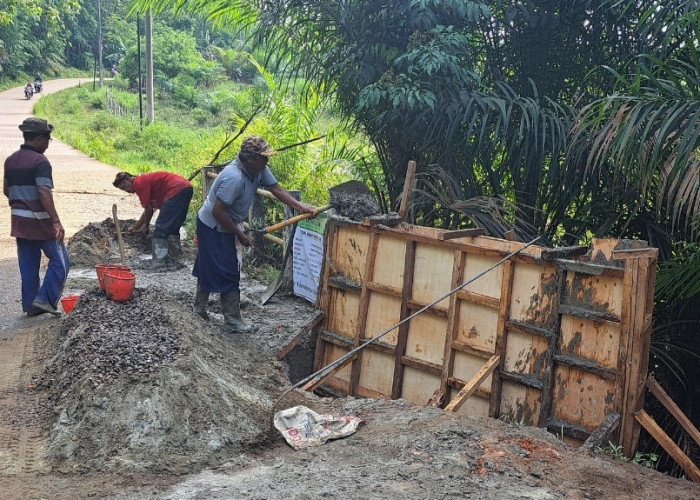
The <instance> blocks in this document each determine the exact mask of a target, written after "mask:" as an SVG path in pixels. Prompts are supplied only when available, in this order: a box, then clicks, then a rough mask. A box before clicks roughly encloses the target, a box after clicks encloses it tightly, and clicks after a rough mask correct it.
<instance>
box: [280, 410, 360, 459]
mask: <svg viewBox="0 0 700 500" xmlns="http://www.w3.org/2000/svg"><path fill="white" fill-rule="evenodd" d="M361 422H362V419H360V418H358V417H340V418H335V417H333V416H332V415H320V414H318V413H316V412H315V411H313V410H311V409H309V408H307V407H306V406H294V407H293V408H288V409H286V410H282V411H278V412H277V413H275V428H276V429H277V430H278V431H280V432H281V433H282V436H284V439H285V440H286V441H287V443H289V445H290V446H291V447H292V448H294V449H295V450H300V449H302V448H308V447H309V446H318V445H321V444H323V443H325V442H326V441H328V440H329V439H338V438H342V437H346V436H349V435H350V434H353V433H354V432H355V431H356V430H357V426H358V425H360V423H361Z"/></svg>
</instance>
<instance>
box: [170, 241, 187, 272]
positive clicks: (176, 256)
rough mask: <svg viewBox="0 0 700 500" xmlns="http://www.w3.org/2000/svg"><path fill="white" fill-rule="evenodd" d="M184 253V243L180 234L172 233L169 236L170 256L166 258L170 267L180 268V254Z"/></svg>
mask: <svg viewBox="0 0 700 500" xmlns="http://www.w3.org/2000/svg"><path fill="white" fill-rule="evenodd" d="M181 255H182V244H181V242H180V235H179V234H171V235H170V236H168V257H167V259H166V261H167V264H168V268H173V269H174V270H177V269H180V266H182V267H184V265H183V264H180V256H181Z"/></svg>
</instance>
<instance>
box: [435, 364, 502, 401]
mask: <svg viewBox="0 0 700 500" xmlns="http://www.w3.org/2000/svg"><path fill="white" fill-rule="evenodd" d="M497 371H498V370H496V372H497ZM492 375H493V374H492ZM465 385H467V382H465V381H464V380H460V379H458V378H455V377H450V379H449V380H448V381H447V386H448V387H454V388H456V389H457V390H458V391H459V390H461V389H462V387H464V386H465ZM472 396H477V397H480V398H483V399H486V400H488V399H489V398H491V391H490V390H488V389H484V387H483V384H482V385H481V386H479V387H477V388H476V390H475V391H474V394H472Z"/></svg>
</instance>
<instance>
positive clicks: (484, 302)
mask: <svg viewBox="0 0 700 500" xmlns="http://www.w3.org/2000/svg"><path fill="white" fill-rule="evenodd" d="M460 253H462V252H460ZM457 285H459V283H456V284H455V286H457ZM456 295H457V298H458V299H460V300H466V301H467V302H472V303H474V304H479V305H480V306H485V307H490V308H491V309H498V307H499V306H500V305H501V301H500V300H499V299H497V298H494V297H489V296H488V295H482V294H480V293H476V292H470V291H469V290H460V291H458V292H457V294H456Z"/></svg>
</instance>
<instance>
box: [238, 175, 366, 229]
mask: <svg viewBox="0 0 700 500" xmlns="http://www.w3.org/2000/svg"><path fill="white" fill-rule="evenodd" d="M328 194H329V195H330V203H329V204H328V205H324V206H322V207H318V208H316V210H314V212H313V213H311V214H299V215H295V216H294V217H290V218H289V219H285V220H283V221H282V222H278V223H277V224H273V225H272V226H268V227H266V228H264V229H248V231H249V232H251V233H258V234H268V233H271V232H273V231H277V230H278V229H282V228H283V227H287V226H289V225H291V224H295V223H297V222H299V221H302V220H306V219H311V218H313V217H316V216H317V215H318V214H320V213H322V212H325V211H327V210H330V209H331V208H335V209H336V211H338V212H342V203H341V199H343V198H347V197H351V198H364V197H366V198H371V195H370V192H369V189H368V188H367V186H366V185H365V184H363V183H362V182H360V181H356V180H350V181H346V182H343V183H341V184H338V185H337V186H333V187H332V188H329V189H328ZM341 215H342V213H341Z"/></svg>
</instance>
